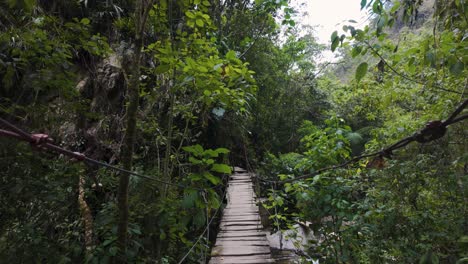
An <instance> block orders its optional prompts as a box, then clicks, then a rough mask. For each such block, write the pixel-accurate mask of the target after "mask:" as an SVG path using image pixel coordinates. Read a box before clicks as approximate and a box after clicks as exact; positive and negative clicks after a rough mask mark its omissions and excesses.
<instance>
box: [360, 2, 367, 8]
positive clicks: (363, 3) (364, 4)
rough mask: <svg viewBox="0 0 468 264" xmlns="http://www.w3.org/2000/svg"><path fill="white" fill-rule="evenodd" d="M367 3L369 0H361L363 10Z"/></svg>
mask: <svg viewBox="0 0 468 264" xmlns="http://www.w3.org/2000/svg"><path fill="white" fill-rule="evenodd" d="M366 4H367V0H361V10H362V9H364V7H366Z"/></svg>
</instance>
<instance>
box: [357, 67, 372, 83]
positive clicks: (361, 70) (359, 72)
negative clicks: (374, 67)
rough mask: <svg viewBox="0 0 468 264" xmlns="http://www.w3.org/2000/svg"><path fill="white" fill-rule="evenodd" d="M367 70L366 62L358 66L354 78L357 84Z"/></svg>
mask: <svg viewBox="0 0 468 264" xmlns="http://www.w3.org/2000/svg"><path fill="white" fill-rule="evenodd" d="M368 68H369V64H367V62H363V63H361V64H359V66H358V67H357V69H356V76H355V78H356V80H357V81H358V82H359V81H361V79H362V78H364V76H366V73H367V69H368Z"/></svg>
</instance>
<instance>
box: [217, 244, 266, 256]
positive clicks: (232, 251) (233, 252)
mask: <svg viewBox="0 0 468 264" xmlns="http://www.w3.org/2000/svg"><path fill="white" fill-rule="evenodd" d="M265 254H270V247H265V246H232V247H214V248H213V250H212V251H211V256H255V255H265Z"/></svg>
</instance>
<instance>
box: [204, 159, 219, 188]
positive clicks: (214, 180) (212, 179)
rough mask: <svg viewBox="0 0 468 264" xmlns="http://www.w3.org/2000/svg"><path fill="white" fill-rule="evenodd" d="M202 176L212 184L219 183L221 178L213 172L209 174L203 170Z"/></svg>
mask: <svg viewBox="0 0 468 264" xmlns="http://www.w3.org/2000/svg"><path fill="white" fill-rule="evenodd" d="M214 165H216V164H214ZM203 176H204V177H205V178H206V179H207V180H209V181H210V182H211V183H212V184H214V185H218V184H219V183H221V179H220V178H219V177H216V176H214V175H213V174H211V173H209V172H204V173H203Z"/></svg>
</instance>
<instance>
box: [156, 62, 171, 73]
mask: <svg viewBox="0 0 468 264" xmlns="http://www.w3.org/2000/svg"><path fill="white" fill-rule="evenodd" d="M170 69H171V66H170V65H169V64H160V65H158V66H157V67H156V68H155V69H154V71H155V72H156V73H158V74H161V73H165V72H167V71H169V70H170Z"/></svg>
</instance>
